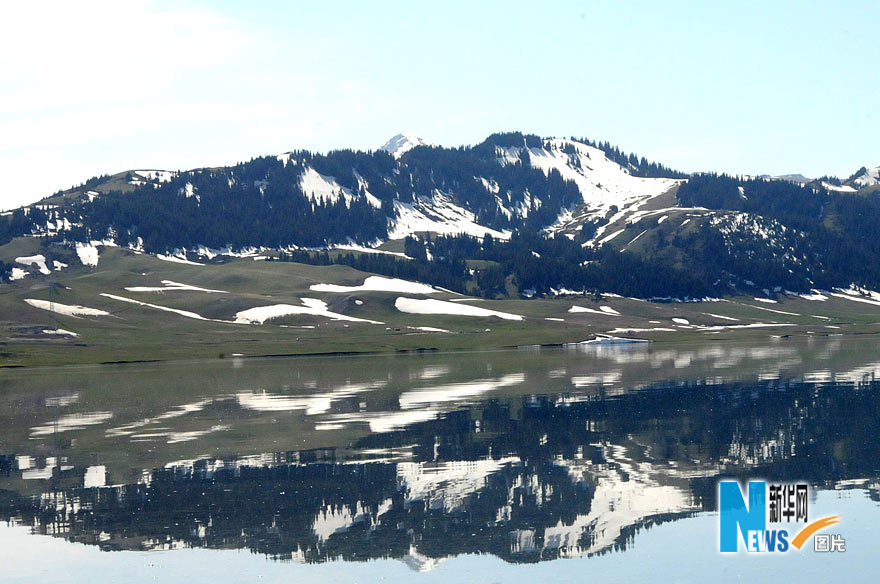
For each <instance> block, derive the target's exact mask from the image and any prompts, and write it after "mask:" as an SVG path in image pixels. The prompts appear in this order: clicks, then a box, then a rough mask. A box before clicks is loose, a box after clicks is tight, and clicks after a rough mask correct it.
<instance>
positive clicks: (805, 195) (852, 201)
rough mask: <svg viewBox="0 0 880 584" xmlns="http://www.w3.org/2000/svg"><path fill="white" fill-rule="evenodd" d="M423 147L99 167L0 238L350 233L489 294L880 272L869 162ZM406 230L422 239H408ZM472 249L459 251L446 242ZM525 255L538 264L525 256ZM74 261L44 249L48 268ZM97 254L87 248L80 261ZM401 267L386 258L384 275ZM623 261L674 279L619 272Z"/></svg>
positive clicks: (22, 212)
mask: <svg viewBox="0 0 880 584" xmlns="http://www.w3.org/2000/svg"><path fill="white" fill-rule="evenodd" d="M428 144H429V142H427V141H426V140H423V139H421V138H418V137H416V136H412V135H404V134H398V135H397V136H394V137H393V138H392V139H390V140H389V141H388V143H386V144H385V146H383V148H382V150H383V151H384V152H388V153H391V154H392V157H389V156H386V155H385V154H384V152H358V151H351V150H338V151H331V152H329V153H327V154H319V153H312V152H309V151H306V150H291V151H289V152H286V153H284V154H281V155H276V156H265V157H260V158H255V159H252V160H250V161H248V162H243V163H239V164H237V165H234V166H229V167H217V168H203V169H194V170H189V171H174V172H171V171H162V170H155V169H153V170H134V171H129V172H123V173H118V174H116V175H112V176H104V177H95V178H93V179H90V180H88V181H86V182H85V183H83V184H82V185H81V186H79V187H76V188H74V189H70V190H68V191H63V192H59V193H56V194H55V195H53V196H51V197H48V198H46V199H44V200H43V201H40V202H39V203H37V204H34V205H30V206H27V207H25V208H22V209H19V210H17V211H15V212H10V213H7V214H6V215H5V217H6V218H5V219H3V218H0V244H2V243H4V242H5V241H9V240H10V239H12V238H14V237H18V236H39V237H46V238H51V239H52V240H53V241H57V242H58V243H59V244H61V245H62V246H67V248H68V249H69V250H70V251H71V252H73V251H74V250H79V249H85V247H84V246H87V247H89V249H92V248H95V249H97V247H96V246H107V245H119V246H122V247H129V248H132V249H135V250H137V251H138V252H147V253H153V254H157V255H162V256H163V257H174V258H176V259H177V260H181V261H194V262H199V263H202V262H210V261H222V260H221V259H218V258H222V256H224V255H229V254H232V255H241V254H242V253H247V254H250V255H257V252H259V253H260V254H263V253H272V252H274V253H281V252H284V253H288V254H289V253H292V252H293V251H294V250H302V249H304V248H305V249H310V250H315V249H327V248H331V247H340V246H346V247H347V249H350V250H355V249H359V250H368V251H370V252H373V253H374V254H375V252H383V253H391V254H392V255H396V256H397V257H399V258H401V259H407V258H416V259H419V260H420V261H426V262H432V260H431V258H446V259H447V260H448V261H450V262H451V263H449V264H448V265H447V269H448V270H455V271H456V273H455V274H453V273H450V272H448V271H447V272H443V273H435V271H434V270H433V269H431V270H429V269H426V270H425V271H426V274H424V275H421V277H431V276H432V275H434V276H436V278H435V279H434V280H433V281H432V282H431V283H434V284H437V285H441V286H444V287H449V286H452V287H453V288H455V289H457V290H465V289H468V290H471V291H473V290H474V288H473V284H474V281H476V280H480V278H483V277H485V275H486V274H488V273H490V272H492V270H488V269H487V268H481V269H475V268H472V267H471V268H468V269H465V268H464V267H462V266H463V265H464V262H466V261H467V260H474V259H478V260H482V261H489V262H494V263H493V264H491V265H493V266H504V268H503V269H504V270H507V273H505V274H494V273H493V274H492V278H491V279H488V278H487V279H486V280H485V281H484V285H488V282H490V281H491V282H494V284H492V287H491V288H490V289H489V290H488V291H484V292H483V293H486V294H489V295H493V294H510V291H511V289H512V288H511V286H513V285H515V286H516V287H517V288H518V289H519V290H520V291H521V293H523V294H526V293H527V291H530V290H534V291H538V292H539V293H549V292H550V291H551V290H553V289H556V290H561V289H567V290H585V289H588V288H590V287H592V286H597V287H601V288H602V289H603V290H604V291H614V292H616V293H625V294H627V295H643V296H644V295H647V296H649V297H650V296H662V297H666V296H673V295H674V296H675V297H681V296H692V295H700V296H704V295H723V294H725V293H730V292H733V291H735V290H740V289H741V288H743V287H744V286H758V291H761V290H764V289H768V290H772V289H776V288H780V289H788V290H797V291H803V292H806V291H809V290H810V289H812V288H813V287H816V286H820V285H821V286H825V287H828V288H832V287H844V288H847V287H849V286H850V285H852V284H858V285H860V286H863V287H868V288H876V287H878V286H880V267H878V268H876V269H875V268H870V269H869V270H868V272H865V270H864V269H863V266H866V265H867V266H875V265H877V266H880V246H865V245H864V244H863V243H862V242H864V241H875V240H877V238H876V227H875V226H874V224H873V222H871V221H869V220H868V219H869V218H870V217H875V216H877V215H880V196H877V195H876V194H875V193H872V190H875V189H874V187H875V186H876V185H877V184H880V167H874V168H870V169H867V168H863V169H861V170H860V171H859V172H858V173H856V174H855V175H854V176H853V177H851V178H850V179H849V180H847V181H841V180H839V179H836V178H828V177H825V178H823V179H817V180H813V181H807V179H806V177H803V176H801V175H786V176H783V177H777V179H776V180H767V179H766V178H761V177H758V178H746V177H739V178H733V177H727V176H724V175H720V176H719V175H714V174H710V173H700V174H693V175H686V174H684V173H681V172H677V171H674V170H672V169H669V168H667V167H665V166H663V165H661V164H658V163H653V162H649V161H647V160H646V159H645V158H640V157H637V156H635V155H634V154H627V153H624V152H621V151H620V150H619V149H617V148H616V147H614V146H611V145H610V144H608V143H598V142H595V141H592V140H589V139H584V138H542V137H539V136H535V135H527V134H522V133H519V132H508V133H498V134H492V135H491V136H489V137H488V138H486V140H484V141H483V142H481V143H479V144H476V145H474V146H470V147H462V148H444V147H439V146H435V147H432V148H421V149H419V150H420V151H419V152H414V151H413V148H417V147H418V146H424V145H428ZM854 193H859V194H862V195H865V196H859V197H853V196H852V195H853V194H854ZM459 235H465V236H470V237H472V238H477V239H479V240H481V241H482V240H483V239H484V238H486V237H487V236H489V237H491V239H492V240H493V241H499V242H502V243H503V244H504V246H506V247H503V248H495V250H494V251H492V250H491V249H490V248H483V247H479V246H478V248H474V247H473V246H472V245H473V244H471V243H468V244H466V245H465V244H459V243H443V242H442V241H439V242H438V236H440V239H447V240H448V239H455V238H456V236H459ZM413 238H415V240H416V241H419V242H421V243H418V244H415V245H416V247H412V246H413V245H414V244H413V242H412V241H411V240H412V239H413ZM524 238H526V239H528V243H523V242H524V241H525V239H524ZM402 239H403V240H407V241H406V242H404V243H405V245H408V246H410V252H412V253H402V252H401V251H400V249H399V247H400V243H398V244H389V246H390V247H385V248H384V249H382V250H377V249H376V248H378V247H380V246H383V245H385V244H387V243H388V242H389V241H391V240H402ZM438 245H439V247H437V246H438ZM449 246H452V247H449ZM521 246H527V247H528V248H529V249H526V250H521V249H519V248H520V247H521ZM419 248H420V249H421V251H420V250H419ZM875 248H876V249H875ZM465 249H468V250H469V251H468V252H467V253H468V254H470V255H467V256H464V257H459V256H457V255H456V257H454V258H451V257H450V256H449V253H450V250H455V253H454V255H455V254H462V253H465V252H464V251H463V250H465ZM499 250H503V251H499ZM603 250H605V252H607V251H608V250H615V251H617V252H630V254H629V255H627V256H626V257H627V258H636V259H627V260H625V261H634V262H636V264H635V265H634V266H629V267H627V268H620V267H612V265H611V264H612V263H614V262H616V261H617V260H613V261H612V256H609V255H607V253H605V252H603ZM523 251H525V252H526V255H524V254H523V253H522V252H523ZM499 253H501V254H502V255H501V256H499V255H498V254H499ZM413 254H414V255H413ZM92 255H93V256H94V255H97V254H92ZM17 257H18V256H11V257H8V258H3V257H0V261H2V262H3V264H0V277H3V278H4V279H6V280H9V279H11V278H15V279H16V280H21V279H22V278H26V277H33V278H37V277H42V276H46V274H45V273H43V272H41V271H39V270H37V269H36V268H34V267H33V266H34V265H33V264H27V265H26V264H24V263H22V262H17V261H16V258H17ZM90 257H91V256H90ZM528 257H531V258H533V259H534V260H540V261H538V262H537V265H530V262H531V261H532V260H529V259H524V258H528ZM69 259H71V258H68V257H67V256H65V255H63V254H61V255H58V257H55V256H53V257H49V256H48V255H47V256H46V262H47V263H46V265H47V266H50V265H52V266H54V263H53V262H54V261H58V262H60V263H62V264H69V263H70V262H69V261H68V260H69ZM296 261H311V259H310V258H309V257H307V256H298V258H297V260H296ZM345 261H349V262H352V261H354V260H350V259H348V260H345ZM459 262H461V263H459ZM95 264H96V261H95V260H94V258H92V259H90V263H88V264H84V265H88V266H89V267H95ZM373 264H375V262H373ZM358 265H359V266H360V264H358ZM757 265H761V268H760V269H754V266H757ZM360 267H365V266H360ZM376 269H378V267H377V266H376V265H371V268H370V270H371V271H373V270H376ZM396 269H397V268H393V269H392V268H391V267H387V271H388V272H389V274H390V275H394V274H395V273H396V272H395V271H394V270H396ZM407 269H410V268H407ZM493 269H494V268H493ZM633 270H634V271H635V272H637V273H657V272H659V273H664V274H667V275H666V276H664V278H662V279H658V278H627V277H626V276H625V275H626V274H627V273H628V272H629V271H633ZM481 272H485V274H484V273H481ZM386 275H388V274H386ZM508 277H509V278H512V279H508V280H507V282H508V284H506V285H504V286H502V285H501V283H502V282H504V281H505V278H508ZM465 280H467V282H465ZM875 280H876V282H875ZM514 282H515V284H513V283H514ZM649 288H650V290H649Z"/></svg>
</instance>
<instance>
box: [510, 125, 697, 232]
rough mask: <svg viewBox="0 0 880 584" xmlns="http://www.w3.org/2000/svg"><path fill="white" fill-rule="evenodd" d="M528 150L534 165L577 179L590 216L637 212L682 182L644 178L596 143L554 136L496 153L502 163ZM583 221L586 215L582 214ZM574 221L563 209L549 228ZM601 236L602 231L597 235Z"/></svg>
mask: <svg viewBox="0 0 880 584" xmlns="http://www.w3.org/2000/svg"><path fill="white" fill-rule="evenodd" d="M524 152H527V153H528V158H529V161H530V164H531V165H532V167H534V168H539V169H541V170H542V171H543V172H544V174H547V175H549V174H550V172H552V171H554V170H555V171H557V172H559V174H560V175H561V176H562V178H563V179H565V180H569V181H572V182H574V183H575V184H576V185H577V187H578V190H579V191H580V193H581V196H582V197H583V202H584V206H585V208H586V209H587V211H588V213H587V216H588V218H598V217H604V216H606V215H608V213H609V212H611V211H612V210H613V209H612V207H616V208H617V213H618V214H619V215H620V216H621V217H623V216H624V215H625V214H626V212H627V211H629V212H634V211H635V210H636V209H637V208H638V207H640V206H641V205H643V204H644V203H646V202H647V201H648V200H650V199H652V198H654V197H657V196H659V195H662V194H663V193H665V192H667V191H669V189H671V188H672V187H674V186H675V185H676V184H678V183H679V182H681V181H680V180H678V179H670V178H641V177H635V176H632V175H631V174H630V172H629V171H628V170H627V169H625V168H623V167H622V166H620V165H619V164H617V163H616V162H614V161H612V160H609V159H608V157H606V156H605V153H604V152H603V151H602V150H600V149H598V148H594V147H592V146H587V145H586V144H581V143H580V142H576V141H573V140H566V139H550V140H546V141H545V142H544V146H543V147H541V148H538V147H533V148H526V147H524V146H523V147H507V148H502V147H498V148H497V149H496V154H497V156H498V162H499V163H500V164H502V165H506V164H514V163H516V162H519V161H520V160H521V159H522V157H523V153H524ZM578 219H579V220H581V219H584V217H579V218H578ZM572 220H574V217H573V216H572V213H571V210H568V211H565V212H563V213H562V214H561V215H560V217H559V219H558V220H557V222H556V223H554V224H553V225H551V226H549V227H548V228H547V232H548V233H551V234H555V233H557V232H559V231H561V230H562V229H564V228H565V227H566V225H568V224H570V223H571V222H572ZM597 235H598V234H597Z"/></svg>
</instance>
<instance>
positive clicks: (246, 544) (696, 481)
mask: <svg viewBox="0 0 880 584" xmlns="http://www.w3.org/2000/svg"><path fill="white" fill-rule="evenodd" d="M0 416H2V419H0V424H2V430H0V519H2V522H0V566H2V567H0V581H3V582H34V581H47V582H90V583H94V582H141V581H162V582H179V581H186V582H227V581H228V582H242V581H263V582H275V581H277V582H282V581H283V582H291V581H295V582H310V581H320V582H337V581H338V582H353V581H358V582H372V581H387V582H397V581H400V582H412V581H417V582H442V581H449V582H469V581H473V582H495V581H497V582H516V581H526V580H528V581H535V580H537V581H543V580H550V579H551V578H552V579H554V580H557V579H565V580H574V581H585V580H588V579H589V580H597V579H601V581H605V582H614V581H626V582H632V581H642V580H656V579H657V578H658V577H661V578H662V579H663V580H664V581H681V582H696V581H706V580H708V579H712V580H714V581H730V582H734V581H741V580H743V579H745V578H752V579H753V580H756V581H765V580H768V579H771V577H776V578H777V579H779V578H782V579H784V580H785V581H788V580H794V579H800V580H803V581H841V580H843V581H865V582H867V581H873V580H874V577H873V575H872V574H873V572H874V571H875V569H876V568H878V567H880V560H878V559H877V556H876V553H875V551H874V548H875V544H877V543H878V542H880V537H878V535H880V532H878V526H880V439H878V435H880V339H875V338H867V339H845V338H839V337H838V338H825V339H815V340H795V339H777V340H774V341H771V342H768V343H766V344H763V345H755V344H750V345H746V344H734V343H721V342H719V343H710V342H707V343H703V344H699V345H694V346H682V347H678V348H671V347H662V346H645V345H640V346H609V347H578V348H562V349H541V350H538V349H527V350H513V351H498V352H482V353H455V354H422V355H400V356H371V357H327V358H297V359H263V360H243V359H233V360H217V361H213V362H192V363H167V364H139V365H127V366H106V367H76V368H63V369H42V370H29V371H7V372H2V373H0ZM720 478H740V479H754V478H762V479H768V480H770V481H778V482H795V481H800V482H807V483H809V484H810V485H811V489H812V490H811V495H810V514H811V517H813V518H818V517H821V516H824V515H840V516H841V523H840V524H839V525H836V526H834V529H832V530H830V531H831V532H833V533H836V534H840V535H842V536H843V537H845V539H846V552H844V553H818V552H814V551H813V549H812V547H810V549H807V547H808V546H805V548H804V549H802V550H799V551H796V552H795V551H793V552H791V553H788V554H786V555H784V556H782V557H767V555H763V556H761V555H755V554H750V555H749V554H745V553H741V554H735V555H732V556H722V555H721V554H719V553H718V536H717V532H718V515H717V512H716V509H717V501H716V488H717V482H718V480H719V479H720Z"/></svg>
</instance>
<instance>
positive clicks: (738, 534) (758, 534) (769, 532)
mask: <svg viewBox="0 0 880 584" xmlns="http://www.w3.org/2000/svg"><path fill="white" fill-rule="evenodd" d="M809 494H810V493H809V487H808V486H807V484H806V483H792V484H771V483H767V482H766V481H750V482H749V483H748V485H747V491H744V490H743V488H742V486H741V485H740V483H739V482H738V481H719V482H718V508H719V510H720V514H719V520H718V529H719V543H720V545H721V552H723V553H731V552H733V553H735V552H738V551H739V550H740V544H741V543H742V544H743V545H744V548H745V550H746V551H748V552H761V553H786V552H789V551H790V550H791V549H792V548H794V549H797V550H800V549H801V548H802V547H803V546H804V544H805V543H806V542H807V541H808V540H809V539H810V537H812V536H814V535H815V537H814V541H813V549H814V551H817V552H843V551H846V541H845V540H844V539H843V537H841V536H840V535H836V534H835V535H831V534H824V533H823V534H817V533H816V532H818V531H820V530H823V529H825V528H826V527H829V526H831V525H834V524H836V523H839V522H840V521H839V519H840V516H839V515H833V516H829V517H823V518H821V519H816V520H814V521H812V522H810V517H809V505H810V497H809Z"/></svg>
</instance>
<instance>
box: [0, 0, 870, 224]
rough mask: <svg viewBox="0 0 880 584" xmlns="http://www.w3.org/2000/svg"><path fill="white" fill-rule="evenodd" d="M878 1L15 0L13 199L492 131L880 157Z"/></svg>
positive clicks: (689, 149) (3, 186) (735, 153)
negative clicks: (96, 182)
mask: <svg viewBox="0 0 880 584" xmlns="http://www.w3.org/2000/svg"><path fill="white" fill-rule="evenodd" d="M878 17H880V3H878V2H863V3H858V2H841V1H839V2H834V3H831V2H827V3H808V2H793V3H786V2H782V1H779V2H754V3H752V2H736V3H732V2H724V3H722V2H675V1H667V2H635V1H631V2H552V1H545V2H541V3H536V2H514V1H508V2H489V1H485V2H484V1H481V2H474V1H473V0H470V1H468V2H442V3H427V2H421V3H413V2H382V1H379V0H377V1H375V2H333V1H330V0H326V1H322V2H309V3H307V2H270V1H262V2H253V3H244V2H232V1H230V2H186V1H178V2H162V1H149V0H126V2H118V1H110V2H88V1H81V2H63V3H53V2H39V3H36V2H17V3H13V4H10V5H8V6H5V7H4V15H3V19H2V21H0V209H9V208H13V207H16V206H19V205H22V204H26V203H29V202H32V201H35V200H38V199H40V198H42V197H44V196H47V195H49V194H51V193H53V192H55V191H57V190H60V189H65V188H69V187H70V186H72V185H74V184H79V183H81V182H83V181H84V180H86V179H87V178H89V177H92V176H95V175H100V174H106V173H115V172H120V171H123V170H127V169H147V168H151V169H153V168H155V169H168V170H183V169H188V168H195V167H200V166H213V165H221V164H230V163H235V162H238V161H241V160H248V159H250V158H252V157H255V156H260V155H264V154H273V153H280V152H285V151H288V150H292V149H298V148H306V149H310V150H316V151H326V150H331V149H334V148H357V149H376V148H378V147H379V146H381V145H382V144H383V143H384V142H385V141H386V140H387V139H388V138H390V137H391V136H393V135H394V134H396V133H398V132H408V133H412V134H416V135H418V136H421V137H423V138H425V139H427V140H429V141H431V142H433V143H435V144H440V145H444V146H458V145H462V144H474V143H478V142H480V141H482V140H483V139H484V138H485V137H486V136H487V135H489V134H490V133H492V132H497V131H511V130H520V131H523V132H530V133H535V134H539V135H541V136H583V137H588V138H592V139H597V140H608V141H610V142H612V143H614V144H616V145H618V146H620V147H621V148H622V149H624V150H626V151H632V152H636V153H637V154H639V155H641V156H646V157H648V158H649V159H651V160H656V161H659V162H662V163H663V164H666V165H667V166H671V167H674V168H677V169H680V170H684V171H719V172H728V173H733V174H763V173H767V174H784V173H796V172H800V173H803V174H805V175H807V176H811V177H816V176H821V175H824V174H832V175H838V176H842V177H846V176H849V175H850V174H851V173H852V172H854V171H855V170H857V169H858V168H859V167H861V166H863V165H864V166H876V165H880V140H878V139H877V137H878V135H880V114H878V112H876V111H875V110H876V109H877V107H878V104H880V43H878V42H877V41H876V26H877V23H878V22H880V18H878Z"/></svg>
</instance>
